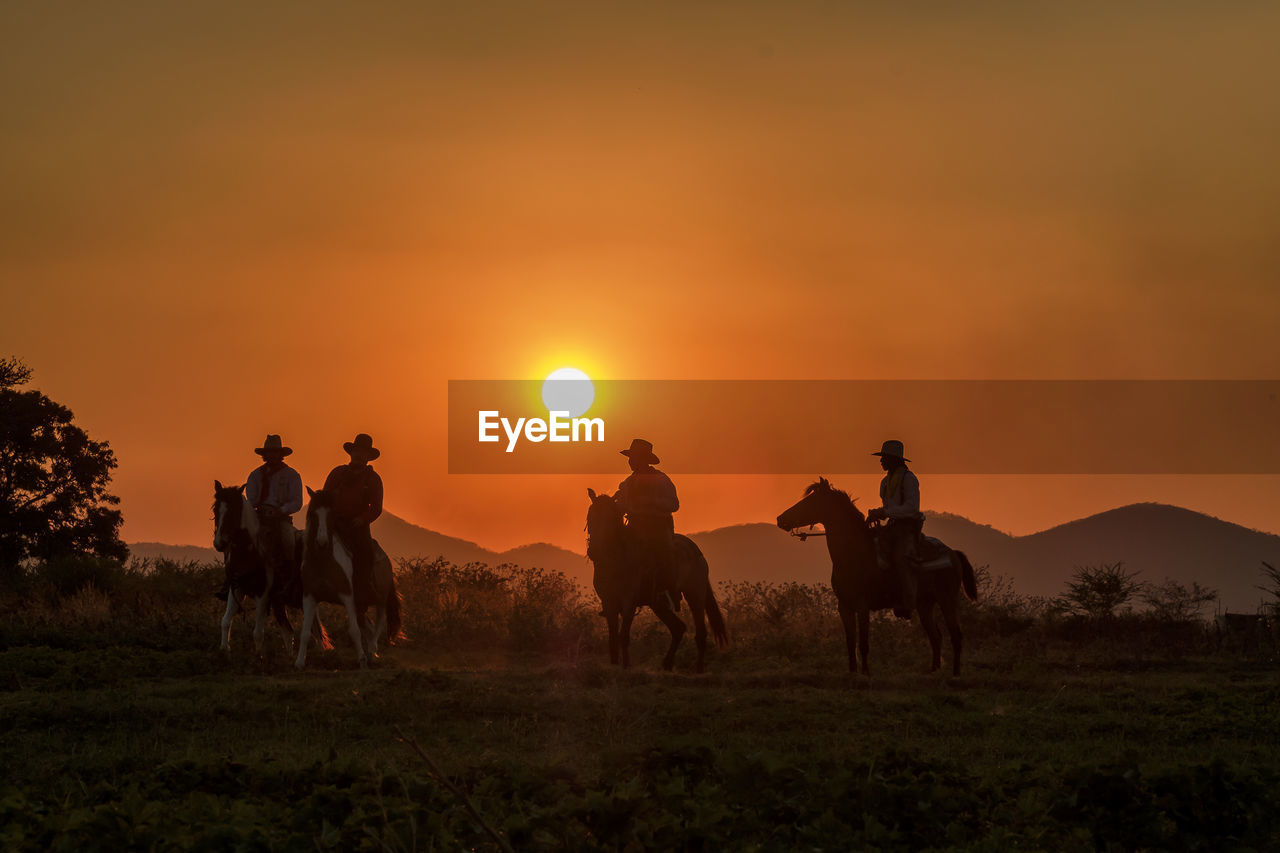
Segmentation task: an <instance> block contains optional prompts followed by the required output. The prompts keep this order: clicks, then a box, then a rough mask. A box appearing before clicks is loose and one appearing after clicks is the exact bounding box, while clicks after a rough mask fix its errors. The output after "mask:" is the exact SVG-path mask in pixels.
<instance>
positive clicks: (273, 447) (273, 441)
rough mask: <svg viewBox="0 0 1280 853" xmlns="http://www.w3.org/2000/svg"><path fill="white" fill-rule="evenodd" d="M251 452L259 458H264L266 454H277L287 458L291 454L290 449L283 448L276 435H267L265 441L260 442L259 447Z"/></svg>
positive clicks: (291, 450) (291, 449)
mask: <svg viewBox="0 0 1280 853" xmlns="http://www.w3.org/2000/svg"><path fill="white" fill-rule="evenodd" d="M253 452H254V453H256V454H258V455H259V456H266V455H267V454H268V453H272V452H275V453H279V454H280V455H281V456H288V455H289V454H290V453H292V452H293V448H292V447H285V446H284V445H283V444H282V443H281V441H280V436H278V435H268V436H267V440H266V441H264V442H262V446H261V447H255V448H254V449H253Z"/></svg>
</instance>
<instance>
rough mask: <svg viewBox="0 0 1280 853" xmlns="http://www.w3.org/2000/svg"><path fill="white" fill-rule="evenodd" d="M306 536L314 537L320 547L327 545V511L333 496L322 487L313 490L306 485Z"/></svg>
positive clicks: (330, 509)
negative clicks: (307, 499) (309, 500)
mask: <svg viewBox="0 0 1280 853" xmlns="http://www.w3.org/2000/svg"><path fill="white" fill-rule="evenodd" d="M307 496H308V497H310V498H311V502H310V503H309V504H307V538H308V539H314V540H315V543H316V544H317V545H319V546H320V547H321V548H326V547H328V545H329V513H330V512H331V511H332V510H333V496H332V495H330V494H328V493H326V492H325V490H324V489H321V490H320V491H318V492H317V491H313V490H312V488H311V487H310V486H307Z"/></svg>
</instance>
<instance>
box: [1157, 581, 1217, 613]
mask: <svg viewBox="0 0 1280 853" xmlns="http://www.w3.org/2000/svg"><path fill="white" fill-rule="evenodd" d="M1217 597H1218V591H1217V590H1214V589H1210V588H1209V587H1207V586H1201V585H1200V584H1198V583H1196V582H1195V581H1192V582H1191V586H1190V587H1188V586H1186V585H1185V584H1181V583H1178V582H1177V581H1175V580H1172V579H1170V578H1166V579H1165V582H1164V583H1162V584H1159V585H1151V586H1148V587H1146V588H1145V589H1144V590H1143V591H1142V600H1143V601H1145V602H1146V603H1147V605H1148V606H1149V607H1150V608H1151V615H1152V616H1154V617H1155V618H1157V619H1159V620H1161V621H1163V622H1194V621H1195V620H1197V619H1199V618H1200V614H1201V613H1202V612H1203V611H1204V608H1205V607H1206V606H1207V605H1209V604H1212V603H1213V602H1214V600H1215V599H1216V598H1217Z"/></svg>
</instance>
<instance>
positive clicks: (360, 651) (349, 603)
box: [338, 595, 369, 669]
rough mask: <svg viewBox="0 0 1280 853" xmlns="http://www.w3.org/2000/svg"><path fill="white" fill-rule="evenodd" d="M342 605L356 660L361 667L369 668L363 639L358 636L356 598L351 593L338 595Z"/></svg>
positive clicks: (358, 616)
mask: <svg viewBox="0 0 1280 853" xmlns="http://www.w3.org/2000/svg"><path fill="white" fill-rule="evenodd" d="M338 598H340V599H342V606H343V607H345V608H346V609H347V630H348V631H349V632H350V633H351V642H352V643H353V644H354V645H355V647H356V660H358V661H359V662H360V668H361V669H368V668H369V658H367V657H366V656H365V653H364V640H363V638H362V637H361V636H360V614H358V613H356V599H355V596H352V595H339V596H338Z"/></svg>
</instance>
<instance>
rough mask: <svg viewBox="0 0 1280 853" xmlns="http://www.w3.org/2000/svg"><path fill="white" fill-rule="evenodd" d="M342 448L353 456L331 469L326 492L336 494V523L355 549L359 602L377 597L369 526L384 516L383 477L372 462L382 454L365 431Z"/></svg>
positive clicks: (353, 568) (353, 571) (354, 571)
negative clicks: (373, 466) (370, 464)
mask: <svg viewBox="0 0 1280 853" xmlns="http://www.w3.org/2000/svg"><path fill="white" fill-rule="evenodd" d="M342 449H343V450H345V451H346V452H347V455H348V456H350V457H351V461H350V462H348V463H347V464H346V465H339V466H338V467H337V468H334V469H333V470H332V471H330V472H329V476H328V477H326V478H325V481H324V491H325V492H326V493H328V494H330V495H332V497H333V510H332V513H333V524H334V527H336V528H337V530H338V533H339V534H341V536H342V541H343V542H345V543H346V544H347V547H348V548H350V549H351V563H352V566H351V574H352V586H353V587H354V588H353V589H352V594H353V595H355V594H356V591H357V590H359V591H360V594H358V595H356V598H357V600H359V601H370V600H372V598H373V560H374V542H373V535H372V534H371V533H370V532H369V525H370V524H372V523H373V522H374V521H375V520H376V519H377V517H378V516H380V515H382V478H381V477H379V476H378V472H377V471H374V470H373V469H372V468H370V467H369V463H370V462H372V461H373V460H375V459H377V458H378V457H379V456H381V455H382V452H381V451H380V450H378V449H377V448H376V447H374V446H373V439H372V438H371V437H369V436H368V435H366V434H365V433H360V434H359V435H357V436H356V440H355V441H348V442H344V443H343V445H342Z"/></svg>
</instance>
